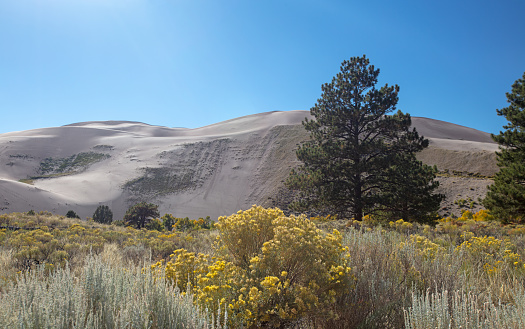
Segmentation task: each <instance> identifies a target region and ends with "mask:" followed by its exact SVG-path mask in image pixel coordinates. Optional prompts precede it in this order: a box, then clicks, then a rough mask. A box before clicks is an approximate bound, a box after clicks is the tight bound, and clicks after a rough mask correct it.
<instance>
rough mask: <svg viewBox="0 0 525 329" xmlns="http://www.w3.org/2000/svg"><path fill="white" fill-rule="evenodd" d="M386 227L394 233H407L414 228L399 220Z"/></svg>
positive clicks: (412, 225)
mask: <svg viewBox="0 0 525 329" xmlns="http://www.w3.org/2000/svg"><path fill="white" fill-rule="evenodd" d="M388 225H389V226H390V227H391V228H393V229H395V230H396V231H399V232H407V231H409V230H411V229H412V228H413V227H414V224H412V223H409V222H405V221H404V220H402V219H399V220H397V221H395V222H392V221H391V222H389V223H388Z"/></svg>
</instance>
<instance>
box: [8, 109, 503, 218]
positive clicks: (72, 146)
mask: <svg viewBox="0 0 525 329" xmlns="http://www.w3.org/2000/svg"><path fill="white" fill-rule="evenodd" d="M306 117H310V113H309V111H285V112H267V113H260V114H254V115H249V116H245V117H240V118H235V119H231V120H227V121H224V122H220V123H216V124H212V125H209V126H205V127H200V128H194V129H188V128H168V127H163V126H153V125H148V124H144V123H139V122H128V121H108V122H104V121H92V122H84V123H76V124H71V125H67V126H63V127H52V128H41V129H34V130H29V131H22V132H12V133H5V134H0V179H1V181H0V197H1V198H0V201H2V202H3V206H2V207H3V209H2V212H12V211H28V210H30V209H33V210H35V211H39V210H48V211H53V212H56V213H61V214H65V213H66V212H67V211H68V210H70V209H72V210H74V211H76V212H77V213H78V214H79V215H80V216H81V217H83V218H85V217H88V216H91V215H92V214H93V212H94V211H95V209H96V207H97V206H98V205H100V204H106V205H109V206H110V207H111V208H112V210H113V212H114V214H115V218H116V219H118V218H121V217H122V216H123V215H124V212H125V210H126V209H127V207H129V205H131V204H132V203H133V202H136V201H142V200H144V201H148V202H154V203H156V204H159V205H160V210H161V213H172V214H174V215H175V216H180V217H185V216H188V217H191V218H198V217H201V216H207V215H209V216H211V217H212V218H214V219H216V218H217V217H218V216H221V215H229V214H231V213H233V212H236V211H237V210H239V209H245V208H248V207H250V206H251V205H252V204H254V203H259V204H268V203H270V201H269V200H271V198H272V197H275V195H276V193H277V191H278V190H279V189H280V188H282V181H283V180H284V179H285V178H286V177H287V175H288V172H289V170H290V168H292V167H293V166H296V165H297V164H298V162H297V159H296V158H295V152H294V151H295V148H296V146H297V144H299V143H300V142H302V141H304V140H306V139H307V138H308V134H307V133H306V132H305V131H304V129H303V128H302V125H301V121H303V120H304V119H305V118H306ZM412 120H413V126H414V127H416V129H417V130H418V132H419V133H420V134H422V135H424V136H425V137H428V138H429V139H430V142H431V147H430V148H429V150H434V152H427V153H428V154H427V155H426V156H423V159H422V161H424V162H429V161H430V162H432V161H434V162H439V161H437V160H439V159H441V160H443V159H444V158H443V156H442V155H443V154H445V155H446V156H447V154H449V153H447V152H459V153H455V154H451V155H455V156H456V157H458V154H461V157H462V159H463V160H462V161H463V162H464V161H465V159H467V158H469V157H470V156H471V155H472V154H475V153H479V154H483V155H487V159H490V158H491V156H492V157H493V152H494V151H495V150H497V144H495V143H493V142H491V139H490V134H487V133H484V132H480V131H477V130H475V129H471V128H468V127H462V126H458V125H454V124H451V123H447V122H443V121H438V120H432V119H426V118H417V117H415V118H412ZM439 152H441V153H439ZM443 152H444V153H443ZM438 153H439V154H441V156H440V157H435V156H434V157H433V155H436V154H438ZM79 154H102V155H104V157H103V159H102V160H100V161H95V162H93V163H89V164H87V165H86V166H85V167H80V169H78V168H75V171H74V172H68V173H65V174H63V173H60V175H59V174H58V173H54V174H55V176H53V177H46V178H39V179H33V180H32V182H31V183H32V184H33V185H29V184H24V183H20V182H18V181H19V180H20V179H28V178H31V177H39V176H42V163H43V162H45V161H46V159H48V160H47V161H48V162H51V163H59V164H60V163H63V161H65V160H64V159H66V158H69V157H75V156H76V155H79ZM446 156H445V158H446ZM49 159H51V160H49ZM61 161H62V162H61ZM457 162H458V161H456V162H454V161H452V164H451V163H446V162H445V161H441V162H440V163H437V164H438V167H439V166H440V165H441V166H449V167H450V166H454V165H456V164H457ZM430 164H432V163H430ZM478 164H479V161H478ZM481 167H483V165H481ZM481 167H480V168H477V169H475V170H478V171H480V170H484V168H481ZM488 167H490V166H488ZM440 169H441V168H440ZM459 169H465V166H463V167H461V168H459ZM467 169H468V168H467ZM467 171H468V170H467ZM491 171H494V168H492V167H490V168H489V169H488V170H486V173H488V174H490V172H491ZM157 186H160V187H162V189H156V187H157Z"/></svg>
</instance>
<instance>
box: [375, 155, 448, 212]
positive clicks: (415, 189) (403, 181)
mask: <svg viewBox="0 0 525 329" xmlns="http://www.w3.org/2000/svg"><path fill="white" fill-rule="evenodd" d="M436 173H437V168H436V167H431V166H428V165H426V164H423V163H422V162H421V161H418V160H417V159H416V157H415V155H414V154H412V153H410V154H401V155H399V156H397V157H396V159H395V160H394V161H393V162H392V165H391V166H390V167H389V168H388V169H387V172H386V175H385V177H386V179H385V182H384V184H383V186H382V187H381V194H380V200H381V202H380V204H379V205H378V206H377V210H378V211H379V214H381V215H383V216H384V217H387V218H389V219H396V220H397V219H403V220H405V221H410V222H432V221H434V220H435V219H437V217H438V215H437V212H438V210H439V207H440V205H441V201H443V199H444V198H445V196H444V195H443V194H436V193H435V190H436V188H438V186H439V182H437V181H436V180H435V178H436Z"/></svg>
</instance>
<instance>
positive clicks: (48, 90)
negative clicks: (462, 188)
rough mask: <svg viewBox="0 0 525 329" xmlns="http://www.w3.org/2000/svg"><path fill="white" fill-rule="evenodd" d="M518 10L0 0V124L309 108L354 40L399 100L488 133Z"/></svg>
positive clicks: (506, 0)
mask: <svg viewBox="0 0 525 329" xmlns="http://www.w3.org/2000/svg"><path fill="white" fill-rule="evenodd" d="M524 15H525V1H523V0H499V1H494V0H490V1H489V0H485V1H483V0H482V1H479V0H477V1H471V0H468V1H457V0H456V1H452V0H442V1H421V0H413V1H412V0H410V1H390V0H384V1H378V0H376V1H374V0H372V1H362V0H361V1H353V0H346V1H344V0H317V1H310V0H297V1H296V0H236V1H234V0H220V1H219V0H0V106H1V113H2V119H1V120H0V133H3V132H9V131H18V130H26V129H33V128H41V127H50V126H60V125H64V124H69V123H74V122H81V121H92V120H130V121H141V122H145V123H149V124H154V125H164V126H169V127H188V128H195V127H201V126H204V125H208V124H211V123H216V122H219V121H223V120H227V119H232V118H235V117H239V116H244V115H248V114H253V113H260V112H266V111H287V110H309V109H310V107H312V106H313V105H314V104H315V102H316V100H317V99H318V98H319V97H320V95H321V85H322V84H323V83H325V82H329V81H330V80H331V79H332V77H333V76H334V75H335V74H336V73H337V72H338V71H339V66H340V64H341V62H342V61H343V60H345V59H349V58H350V57H353V56H361V55H363V54H366V55H367V57H368V58H370V60H371V63H372V64H374V65H375V66H376V67H378V68H380V70H381V73H380V85H383V84H385V83H388V84H398V85H399V86H400V88H401V91H400V95H399V96H400V101H399V104H398V108H399V109H400V110H402V111H403V112H408V113H410V114H411V115H412V116H423V117H429V118H434V119H439V120H445V121H449V122H453V123H457V124H460V125H465V126H469V127H473V128H476V129H480V130H483V131H487V132H492V133H497V132H498V131H499V130H501V129H502V128H501V127H502V125H503V124H504V123H505V120H504V119H503V118H500V117H498V116H497V115H496V109H497V108H502V107H505V106H507V102H506V97H505V93H506V92H508V91H510V88H511V85H512V83H513V82H514V81H515V80H516V79H518V78H520V77H521V76H522V74H523V72H524V71H525V19H524Z"/></svg>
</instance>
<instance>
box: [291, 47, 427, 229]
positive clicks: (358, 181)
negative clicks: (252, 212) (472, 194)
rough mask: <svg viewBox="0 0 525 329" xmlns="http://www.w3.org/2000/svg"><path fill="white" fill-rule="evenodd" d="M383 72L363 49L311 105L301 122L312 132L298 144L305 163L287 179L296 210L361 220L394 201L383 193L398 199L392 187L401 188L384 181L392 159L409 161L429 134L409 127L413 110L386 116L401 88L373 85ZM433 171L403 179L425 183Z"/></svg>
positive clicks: (388, 177) (391, 176)
mask: <svg viewBox="0 0 525 329" xmlns="http://www.w3.org/2000/svg"><path fill="white" fill-rule="evenodd" d="M378 75H379V69H375V68H374V66H373V65H370V63H369V60H368V59H367V58H366V56H363V57H353V58H351V59H350V60H349V61H344V62H343V63H342V65H341V71H340V72H339V73H338V74H337V75H336V76H335V77H334V78H333V79H332V82H330V83H326V84H324V85H323V86H322V91H323V93H322V96H321V98H319V99H318V101H317V103H316V104H315V106H314V107H312V108H311V109H310V113H311V114H312V116H313V117H314V119H312V120H308V119H305V121H303V125H304V127H305V129H306V130H307V131H308V132H310V140H309V141H307V142H306V143H303V144H302V145H301V146H300V147H299V148H298V150H297V158H298V159H299V160H300V161H302V163H303V165H302V166H300V167H299V168H297V169H295V170H292V172H291V174H290V177H289V178H288V179H287V181H286V185H287V186H288V187H289V188H290V189H293V190H295V191H297V192H298V194H297V197H296V199H295V200H294V202H293V203H292V205H291V208H292V209H294V210H297V211H305V210H317V211H322V212H325V213H326V212H328V213H333V214H338V215H339V216H342V217H346V218H351V217H353V218H354V219H356V220H361V219H362V218H363V215H366V214H370V213H373V212H374V211H376V210H377V209H378V208H381V207H378V206H383V207H384V206H385V204H387V203H388V202H390V201H388V200H386V198H390V199H392V200H393V199H395V198H394V195H392V193H404V191H403V192H398V191H394V190H393V189H390V195H389V196H388V193H387V184H388V183H390V184H393V182H392V179H394V178H396V175H394V174H393V172H392V170H393V169H392V165H393V164H394V162H395V161H400V159H405V160H406V159H411V161H412V158H411V157H410V156H409V155H411V154H413V153H415V152H418V151H420V150H422V149H423V148H424V147H426V146H428V140H426V139H424V138H423V137H420V136H419V135H418V133H417V131H416V130H415V129H411V128H410V125H411V120H410V115H409V114H403V113H402V112H401V111H398V112H397V113H395V114H394V115H387V114H389V113H392V112H394V111H395V109H396V104H397V101H398V92H399V87H398V86H397V85H395V86H388V85H385V86H383V87H381V88H380V89H376V87H375V85H376V83H377V77H378ZM401 155H407V156H401ZM412 165H414V163H412ZM400 167H402V166H400ZM430 178H431V176H430V175H427V176H425V179H421V180H411V181H408V182H406V184H404V186H405V187H408V186H410V187H412V186H414V184H422V185H423V186H427V185H429V184H431V182H430V181H429V180H430ZM390 186H391V185H390ZM431 186H434V185H431ZM429 190H433V189H432V188H430V189H427V190H426V191H424V192H425V193H428V192H429ZM397 197H399V195H397Z"/></svg>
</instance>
